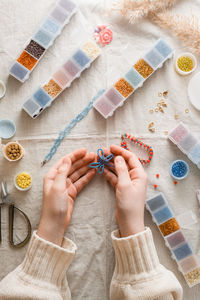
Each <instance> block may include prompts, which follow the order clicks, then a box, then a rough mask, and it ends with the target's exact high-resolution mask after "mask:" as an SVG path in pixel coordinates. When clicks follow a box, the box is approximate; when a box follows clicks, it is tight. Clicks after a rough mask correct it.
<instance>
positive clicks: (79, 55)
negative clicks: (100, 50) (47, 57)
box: [73, 50, 91, 68]
mask: <svg viewBox="0 0 200 300" xmlns="http://www.w3.org/2000/svg"><path fill="white" fill-rule="evenodd" d="M73 59H74V60H75V61H76V62H77V63H78V64H79V65H80V66H81V67H82V68H84V67H85V66H86V65H87V64H88V63H89V62H90V61H91V59H90V58H89V57H88V56H87V55H85V53H84V52H83V51H82V50H78V51H77V52H76V53H75V54H74V55H73Z"/></svg>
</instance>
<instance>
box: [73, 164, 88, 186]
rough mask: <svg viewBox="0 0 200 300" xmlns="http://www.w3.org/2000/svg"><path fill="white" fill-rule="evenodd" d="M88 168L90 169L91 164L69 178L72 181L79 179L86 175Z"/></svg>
mask: <svg viewBox="0 0 200 300" xmlns="http://www.w3.org/2000/svg"><path fill="white" fill-rule="evenodd" d="M88 170H90V167H89V165H88V164H87V165H85V166H83V167H82V168H80V169H78V170H76V171H75V172H74V173H73V174H72V175H70V176H69V179H70V180H71V181H72V182H75V181H77V180H78V179H79V178H80V177H81V176H83V175H85V174H86V173H87V172H88Z"/></svg>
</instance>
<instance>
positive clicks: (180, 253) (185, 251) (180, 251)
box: [173, 243, 192, 260]
mask: <svg viewBox="0 0 200 300" xmlns="http://www.w3.org/2000/svg"><path fill="white" fill-rule="evenodd" d="M173 252H174V255H175V257H176V259H177V260H181V259H183V258H185V257H187V256H189V255H191V254H192V249H191V248H190V246H189V244H188V243H185V244H183V245H182V246H180V247H178V248H176V249H175V250H173Z"/></svg>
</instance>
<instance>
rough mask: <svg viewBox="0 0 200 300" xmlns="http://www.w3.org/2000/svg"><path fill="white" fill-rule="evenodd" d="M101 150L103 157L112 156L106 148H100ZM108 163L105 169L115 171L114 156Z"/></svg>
mask: <svg viewBox="0 0 200 300" xmlns="http://www.w3.org/2000/svg"><path fill="white" fill-rule="evenodd" d="M102 149H103V151H104V155H105V156H108V155H110V154H112V153H111V152H110V150H109V149H107V148H102ZM108 163H109V166H106V167H107V168H108V169H110V170H112V171H114V169H115V165H114V156H113V158H112V159H111V160H110V161H109V162H108Z"/></svg>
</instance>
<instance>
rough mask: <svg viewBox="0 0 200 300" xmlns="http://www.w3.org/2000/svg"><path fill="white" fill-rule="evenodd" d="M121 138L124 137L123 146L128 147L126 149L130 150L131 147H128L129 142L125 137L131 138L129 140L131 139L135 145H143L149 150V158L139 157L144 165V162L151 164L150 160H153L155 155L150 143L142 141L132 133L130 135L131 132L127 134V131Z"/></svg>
mask: <svg viewBox="0 0 200 300" xmlns="http://www.w3.org/2000/svg"><path fill="white" fill-rule="evenodd" d="M121 138H122V142H121V146H122V147H123V148H124V149H126V150H129V151H130V149H129V148H128V145H127V142H126V141H125V140H124V139H129V140H130V141H131V142H133V143H134V144H135V145H137V146H141V147H143V148H144V149H145V150H147V151H148V153H149V158H148V159H141V158H138V159H139V161H140V162H141V164H142V165H143V164H144V165H147V164H150V162H151V160H152V157H153V149H152V147H151V146H149V145H147V144H145V143H143V142H142V141H140V140H139V139H138V138H136V137H134V136H132V135H130V134H127V133H124V134H123V135H122V137H121Z"/></svg>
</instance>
